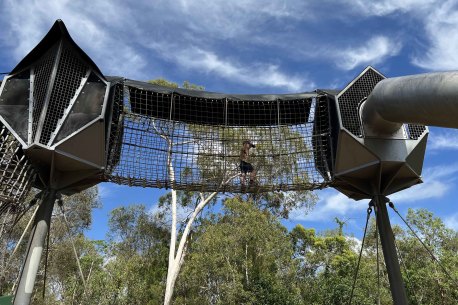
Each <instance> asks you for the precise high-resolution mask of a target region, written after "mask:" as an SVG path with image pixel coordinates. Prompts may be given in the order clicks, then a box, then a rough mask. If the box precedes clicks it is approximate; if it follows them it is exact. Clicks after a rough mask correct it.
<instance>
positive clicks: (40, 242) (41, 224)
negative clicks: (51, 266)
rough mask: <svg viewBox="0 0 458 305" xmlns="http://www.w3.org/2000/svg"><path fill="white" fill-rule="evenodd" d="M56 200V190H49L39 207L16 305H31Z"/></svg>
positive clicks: (16, 297)
mask: <svg viewBox="0 0 458 305" xmlns="http://www.w3.org/2000/svg"><path fill="white" fill-rule="evenodd" d="M55 200H56V191H54V190H49V191H48V193H47V194H46V195H45V197H44V199H43V200H42V202H41V204H40V207H39V208H38V212H37V215H36V216H35V221H34V224H33V228H32V232H31V234H30V239H29V245H28V249H27V255H26V258H25V262H24V265H23V267H22V271H21V277H20V279H19V285H18V288H17V290H16V294H15V298H14V303H13V304H14V305H29V304H30V299H31V297H32V292H33V288H34V286H35V278H36V276H37V272H38V267H39V266H40V260H41V254H42V253H43V247H44V243H45V239H46V234H47V233H48V230H49V226H50V224H51V215H52V210H53V207H54V201H55Z"/></svg>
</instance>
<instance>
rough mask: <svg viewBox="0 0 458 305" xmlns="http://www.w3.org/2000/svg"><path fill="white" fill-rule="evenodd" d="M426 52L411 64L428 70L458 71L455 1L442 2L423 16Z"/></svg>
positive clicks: (457, 30)
mask: <svg viewBox="0 0 458 305" xmlns="http://www.w3.org/2000/svg"><path fill="white" fill-rule="evenodd" d="M424 23H425V30H426V36H427V38H428V40H429V46H428V48H427V52H426V53H425V54H422V55H417V56H415V57H414V58H413V61H412V62H413V63H414V64H415V65H418V66H420V67H422V68H425V69H428V70H436V71H437V70H452V69H458V53H457V52H456V50H457V49H458V11H457V3H456V1H444V2H443V3H439V4H437V5H435V6H434V7H432V8H431V11H430V12H429V13H428V14H427V15H425V16H424Z"/></svg>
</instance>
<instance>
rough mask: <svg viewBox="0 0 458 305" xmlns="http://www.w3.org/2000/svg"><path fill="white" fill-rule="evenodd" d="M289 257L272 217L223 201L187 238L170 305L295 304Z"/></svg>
mask: <svg viewBox="0 0 458 305" xmlns="http://www.w3.org/2000/svg"><path fill="white" fill-rule="evenodd" d="M266 232H268V234H266ZM292 254H293V252H292V248H291V243H290V241H289V238H288V236H287V231H286V229H285V228H284V227H283V226H282V225H281V224H280V223H279V222H278V220H277V219H276V218H275V217H273V216H272V215H271V214H270V213H268V212H262V211H260V210H259V209H257V208H256V206H255V205H253V202H246V201H242V200H240V198H232V199H228V200H226V201H225V202H224V213H223V214H219V215H213V216H212V217H210V219H208V220H204V221H203V223H202V224H201V226H199V228H198V229H197V231H196V232H195V233H194V234H193V243H192V245H191V249H190V250H189V254H188V258H187V264H185V266H184V270H183V273H182V275H181V276H180V278H179V281H178V283H177V291H176V301H175V304H235V303H241V304H301V301H300V294H299V289H298V288H297V287H295V285H292V283H293V282H294V275H295V273H294V270H295V269H294V267H295V264H294V261H293V260H292Z"/></svg>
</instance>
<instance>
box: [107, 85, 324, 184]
mask: <svg viewBox="0 0 458 305" xmlns="http://www.w3.org/2000/svg"><path fill="white" fill-rule="evenodd" d="M116 91H117V92H116V94H115V100H114V109H118V111H114V113H119V119H117V120H115V121H116V126H117V128H113V129H112V133H111V137H110V145H111V147H112V149H111V151H110V156H109V158H108V166H107V170H106V172H105V179H106V180H108V181H112V182H115V183H118V184H127V185H131V186H141V187H158V188H174V189H178V190H192V191H215V190H218V189H219V190H221V191H228V192H242V191H255V192H265V191H290V190H304V189H308V190H312V189H318V188H323V187H326V186H327V185H328V184H329V182H330V179H331V176H330V175H331V174H330V171H329V169H328V168H326V163H325V162H320V161H319V160H322V159H323V158H326V157H329V156H328V155H329V151H327V149H326V148H327V147H328V146H329V145H328V142H329V141H330V126H329V123H328V121H329V120H328V109H327V107H328V106H327V101H326V100H324V99H319V98H318V96H317V94H316V93H302V94H288V95H224V94H218V93H210V92H203V91H195V90H185V89H169V88H165V87H161V86H156V85H152V84H149V83H142V82H138V81H131V80H125V83H124V85H122V84H119V85H118V86H117V88H116ZM244 141H250V142H251V143H252V144H253V145H254V146H255V147H254V148H251V149H250V151H249V157H248V160H247V162H249V163H250V164H252V166H253V172H254V173H253V174H252V175H253V177H254V183H253V184H250V185H249V182H248V179H249V177H248V176H249V175H250V174H249V173H247V174H246V175H241V169H240V163H241V150H242V148H243V142H244ZM323 142H326V143H323ZM317 161H318V162H317ZM172 171H173V172H172ZM322 173H325V174H324V175H323V174H322ZM245 180H246V181H245ZM245 186H246V188H245Z"/></svg>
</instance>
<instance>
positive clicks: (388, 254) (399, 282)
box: [373, 195, 409, 305]
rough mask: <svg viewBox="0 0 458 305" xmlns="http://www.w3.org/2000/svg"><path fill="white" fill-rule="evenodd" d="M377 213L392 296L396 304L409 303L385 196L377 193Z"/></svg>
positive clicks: (403, 304) (404, 304)
mask: <svg viewBox="0 0 458 305" xmlns="http://www.w3.org/2000/svg"><path fill="white" fill-rule="evenodd" d="M373 202H374V204H375V208H376V214H377V219H376V221H377V226H378V231H379V235H380V243H381V244H382V249H383V256H384V258H385V265H386V269H387V272H388V279H389V281H390V289H391V296H392V297H393V304H394V305H408V304H409V303H408V302H407V294H406V291H405V286H404V280H403V279H402V275H401V268H400V266H399V260H398V254H397V252H396V245H395V243H394V235H393V231H392V230H391V224H390V219H389V217H388V211H387V209H386V200H385V197H384V196H381V195H376V196H375V197H374V200H373Z"/></svg>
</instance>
